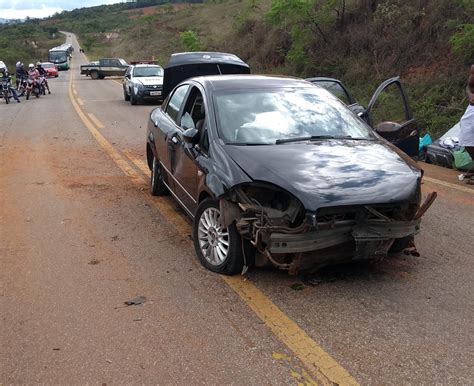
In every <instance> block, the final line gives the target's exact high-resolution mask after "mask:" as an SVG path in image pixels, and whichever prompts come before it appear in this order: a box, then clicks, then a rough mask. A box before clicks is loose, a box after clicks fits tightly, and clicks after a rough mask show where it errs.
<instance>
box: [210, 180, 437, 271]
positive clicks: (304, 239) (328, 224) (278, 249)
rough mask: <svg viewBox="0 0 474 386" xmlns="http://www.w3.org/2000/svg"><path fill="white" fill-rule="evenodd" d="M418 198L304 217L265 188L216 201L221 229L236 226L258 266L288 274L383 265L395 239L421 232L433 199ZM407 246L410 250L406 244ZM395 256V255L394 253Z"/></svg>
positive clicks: (252, 187)
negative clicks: (339, 265) (349, 264)
mask: <svg viewBox="0 0 474 386" xmlns="http://www.w3.org/2000/svg"><path fill="white" fill-rule="evenodd" d="M420 197H421V195H420V193H419V189H418V194H416V195H414V196H413V197H412V200H411V201H407V202H405V203H403V204H399V205H390V204H389V205H359V206H348V207H347V206H341V207H325V208H321V209H320V210H318V211H316V213H312V212H307V211H306V210H305V209H304V207H303V205H302V204H301V203H300V202H299V200H298V199H296V198H295V197H293V196H291V195H290V194H288V193H287V192H285V191H283V190H281V189H279V188H277V187H275V186H271V185H268V184H264V183H256V184H244V185H239V186H236V187H234V188H233V189H231V190H230V191H229V192H228V193H227V194H225V195H224V196H223V197H221V199H220V201H219V205H220V211H221V221H222V225H223V226H224V227H228V226H229V225H230V224H232V223H233V222H235V224H236V227H237V230H238V232H239V233H240V235H241V236H242V238H243V239H245V240H248V241H250V243H251V244H252V245H253V246H254V247H255V248H256V250H257V253H258V255H257V259H256V262H257V265H264V264H266V263H267V262H271V263H272V264H273V265H275V266H276V267H278V268H281V269H286V270H289V271H290V272H292V273H296V272H298V270H301V269H311V268H316V267H320V266H322V265H326V264H328V263H331V264H333V263H335V262H345V261H356V260H381V259H382V258H384V257H386V256H387V254H388V253H389V251H390V248H391V247H392V245H393V244H394V241H395V240H397V239H405V238H410V237H411V236H414V235H415V234H417V233H418V232H419V231H420V223H421V217H422V215H423V214H424V213H425V212H426V210H427V209H428V208H429V207H430V206H431V204H432V203H433V201H434V200H435V198H436V193H430V194H429V195H428V196H427V198H426V199H425V201H424V203H423V205H420ZM407 246H408V244H407ZM397 252H398V251H397Z"/></svg>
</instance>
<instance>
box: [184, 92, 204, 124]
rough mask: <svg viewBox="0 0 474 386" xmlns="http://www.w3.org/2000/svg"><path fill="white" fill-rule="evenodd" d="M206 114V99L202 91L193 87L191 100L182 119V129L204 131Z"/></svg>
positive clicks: (190, 94)
mask: <svg viewBox="0 0 474 386" xmlns="http://www.w3.org/2000/svg"><path fill="white" fill-rule="evenodd" d="M205 117H206V112H205V108H204V99H203V97H202V94H201V91H199V89H198V88H197V87H193V88H192V89H191V92H190V93H189V98H188V101H187V103H186V106H185V107H184V112H183V117H182V119H181V125H180V126H181V127H185V126H186V127H187V128H195V129H198V130H199V131H201V130H202V127H203V125H204V118H205Z"/></svg>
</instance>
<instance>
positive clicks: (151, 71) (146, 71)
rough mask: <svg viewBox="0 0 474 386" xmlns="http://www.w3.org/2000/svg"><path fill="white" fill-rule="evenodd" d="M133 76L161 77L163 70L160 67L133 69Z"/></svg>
mask: <svg viewBox="0 0 474 386" xmlns="http://www.w3.org/2000/svg"><path fill="white" fill-rule="evenodd" d="M133 76H134V77H144V76H163V69H162V68H161V67H135V68H134V69H133Z"/></svg>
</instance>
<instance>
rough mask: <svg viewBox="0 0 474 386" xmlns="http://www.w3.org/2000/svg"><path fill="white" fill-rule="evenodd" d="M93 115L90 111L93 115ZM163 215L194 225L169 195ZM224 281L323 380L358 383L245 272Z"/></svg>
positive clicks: (160, 203) (181, 225) (161, 206)
mask: <svg viewBox="0 0 474 386" xmlns="http://www.w3.org/2000/svg"><path fill="white" fill-rule="evenodd" d="M72 85H73V78H72V73H71V75H70V80H69V98H70V100H71V103H72V105H73V107H74V109H75V110H76V112H77V114H78V115H79V117H80V118H81V120H82V121H83V123H84V125H85V126H86V128H87V129H88V130H89V131H90V133H91V134H92V135H93V137H94V138H95V139H96V140H97V142H98V143H99V144H100V145H101V146H102V148H103V149H104V150H105V151H106V152H107V154H108V155H109V156H110V157H111V158H112V160H114V161H115V163H116V164H117V166H118V167H119V168H120V169H121V170H122V171H123V172H124V173H125V174H126V175H127V176H129V177H130V178H131V179H132V181H133V182H134V183H135V184H139V185H141V186H142V185H143V183H146V180H145V178H144V177H143V176H141V175H140V174H139V173H137V172H136V171H135V170H134V169H133V167H131V166H130V164H129V163H128V161H127V160H126V159H125V158H124V157H123V156H122V155H121V154H120V152H119V151H117V150H116V149H115V148H114V147H113V146H112V145H111V144H110V143H109V142H108V141H107V140H106V139H105V137H104V136H103V135H102V134H101V133H100V132H99V131H98V130H97V128H96V127H95V126H94V124H93V120H91V119H89V118H88V117H87V116H86V114H85V113H84V112H83V111H82V109H81V108H80V106H79V104H78V102H77V101H76V100H75V98H74V94H73V92H72ZM89 117H90V115H89ZM125 155H126V156H127V157H128V158H129V159H130V160H131V161H132V163H133V164H134V165H135V166H136V167H138V169H139V170H140V171H141V172H142V173H144V174H145V175H147V174H149V169H148V167H147V165H146V164H145V162H144V160H141V159H136V158H134V157H133V156H132V155H131V154H130V153H125ZM152 202H153V204H154V206H155V207H156V208H157V209H158V211H159V212H160V213H161V215H162V216H163V217H164V218H166V220H167V221H169V222H170V223H171V224H172V225H173V226H174V227H175V228H176V230H177V231H178V232H180V233H182V232H185V233H186V234H189V233H190V232H191V225H190V224H189V222H187V221H185V220H184V219H183V217H182V216H180V215H178V214H177V212H176V211H175V210H174V209H173V208H172V206H171V205H170V204H169V203H167V201H166V199H164V198H159V199H158V200H153V201H152ZM221 278H222V279H223V281H224V282H225V283H226V284H227V285H228V286H229V287H230V288H232V290H234V291H235V292H236V293H237V294H238V295H239V296H240V298H241V299H242V300H243V301H244V302H245V303H246V304H247V305H248V306H249V307H250V309H251V310H253V311H254V313H255V314H256V315H257V316H258V317H259V318H260V319H261V320H262V321H263V322H264V323H265V325H266V326H267V327H268V328H269V329H270V330H271V331H272V332H273V334H274V335H275V336H276V337H277V338H278V339H279V340H280V341H281V342H282V343H284V344H285V345H286V346H287V347H288V348H289V349H290V350H291V351H293V353H294V354H295V356H296V357H297V358H298V359H299V360H300V361H301V363H303V365H304V366H305V367H306V368H307V369H308V370H309V372H310V373H311V375H312V376H313V377H314V378H315V379H316V380H317V382H318V383H320V384H327V385H329V384H339V385H358V382H357V381H356V380H355V379H354V378H353V377H352V376H351V375H350V374H349V373H348V372H347V371H346V370H345V369H344V368H343V367H342V366H341V365H340V364H339V363H338V362H336V361H335V360H334V359H333V358H332V357H331V355H329V354H328V353H327V352H326V351H324V350H323V349H322V348H321V347H320V346H319V345H318V344H317V343H316V342H315V341H314V340H312V339H311V337H310V336H309V335H308V334H306V333H305V332H304V330H303V329H302V328H300V327H299V326H298V325H297V324H296V323H295V322H294V321H293V320H291V319H290V318H289V317H288V316H287V315H285V313H284V312H283V311H281V310H280V309H279V308H278V307H277V306H276V305H275V304H274V303H273V302H272V301H271V300H270V299H269V298H268V297H267V296H265V294H264V293H263V292H262V291H260V290H259V289H258V288H257V287H256V286H255V285H254V284H252V283H251V282H250V281H249V280H247V279H246V278H244V277H242V276H221Z"/></svg>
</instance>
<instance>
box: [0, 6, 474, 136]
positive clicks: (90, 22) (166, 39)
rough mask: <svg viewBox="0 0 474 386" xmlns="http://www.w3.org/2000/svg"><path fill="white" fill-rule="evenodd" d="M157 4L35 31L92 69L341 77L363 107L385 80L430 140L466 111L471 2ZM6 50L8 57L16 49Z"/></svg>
mask: <svg viewBox="0 0 474 386" xmlns="http://www.w3.org/2000/svg"><path fill="white" fill-rule="evenodd" d="M145 3H150V2H145ZM158 3H165V4H162V5H158V6H150V7H142V8H141V5H140V4H134V3H122V4H115V5H110V6H99V7H92V8H82V9H78V10H74V11H71V12H63V13H61V14H59V15H55V16H54V17H52V18H49V19H46V20H43V21H41V23H40V26H42V27H43V28H57V29H60V30H68V31H72V32H74V33H76V34H77V35H78V37H79V40H80V44H81V46H82V48H84V49H85V51H86V54H87V55H88V57H89V58H90V59H91V60H92V59H98V58H99V57H103V56H118V57H123V58H125V59H127V60H129V61H131V60H137V59H155V60H158V61H159V62H161V63H162V64H163V65H165V64H166V62H167V60H168V58H169V55H170V54H171V53H173V52H179V51H196V50H209V51H224V52H233V53H235V54H237V55H239V56H240V57H241V58H242V59H244V60H245V61H247V62H248V63H249V64H250V66H251V68H252V70H253V72H254V73H271V74H284V75H292V76H299V77H310V76H331V77H336V78H339V79H341V80H342V81H343V82H344V83H345V84H346V85H347V86H348V87H349V89H350V90H351V91H352V93H353V94H354V96H355V97H356V99H358V100H359V101H360V102H361V103H362V104H367V102H368V99H369V98H370V96H371V95H372V93H373V91H374V90H375V88H376V87H377V86H378V84H380V83H381V82H382V81H383V80H385V79H386V78H388V77H391V76H395V75H400V76H401V77H402V80H403V82H404V84H405V85H406V88H407V89H408V92H409V95H410V100H411V105H412V108H413V110H414V112H415V116H416V117H417V119H418V120H419V122H420V124H421V127H422V128H423V130H424V131H427V132H430V133H431V134H432V135H433V136H435V137H437V136H439V134H441V133H443V132H444V131H446V130H447V129H448V128H449V127H451V126H452V125H453V124H454V123H455V122H456V121H457V120H458V119H459V117H460V116H461V114H462V112H463V111H464V109H465V107H466V105H467V100H466V98H465V96H464V87H465V82H466V79H467V75H468V68H469V65H470V64H471V63H474V24H473V18H472V15H474V1H472V0H416V1H412V0H207V1H204V3H202V4H201V3H197V4H196V2H192V4H191V2H186V3H185V2H182V1H173V2H168V3H166V2H164V1H158ZM142 5H143V4H142ZM26 27H27V26H24V25H20V26H18V27H17V28H18V29H22V28H26ZM38 27H39V26H38ZM39 28H40V27H39ZM52 45H53V44H52ZM2 49H3V46H2ZM8 50H13V51H15V46H14V44H13V45H12V44H9V45H8Z"/></svg>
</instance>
